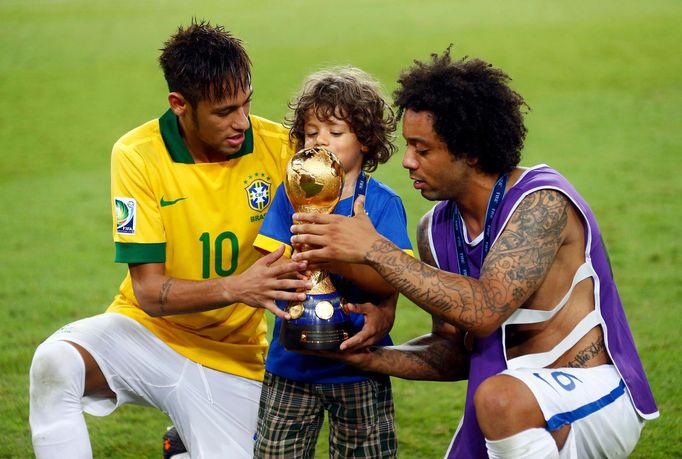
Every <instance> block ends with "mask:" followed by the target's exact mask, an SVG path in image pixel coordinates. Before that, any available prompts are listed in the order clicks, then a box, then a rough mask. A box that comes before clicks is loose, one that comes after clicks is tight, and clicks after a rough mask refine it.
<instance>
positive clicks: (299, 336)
mask: <svg viewBox="0 0 682 459" xmlns="http://www.w3.org/2000/svg"><path fill="white" fill-rule="evenodd" d="M354 333H355V331H354V330H353V324H352V323H350V322H347V323H345V324H317V325H295V324H291V323H287V322H286V321H285V322H282V328H281V329H280V334H279V340H280V342H281V343H282V345H283V346H284V347H285V348H287V349H288V350H292V351H293V350H310V351H334V350H336V351H338V350H339V345H340V344H341V343H342V342H343V341H345V340H347V339H348V338H350V337H351V336H352V335H353V334H354Z"/></svg>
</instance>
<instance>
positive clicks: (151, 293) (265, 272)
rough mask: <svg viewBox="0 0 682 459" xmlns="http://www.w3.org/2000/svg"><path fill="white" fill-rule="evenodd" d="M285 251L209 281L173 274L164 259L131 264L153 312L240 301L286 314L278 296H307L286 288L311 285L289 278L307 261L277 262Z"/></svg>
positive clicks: (144, 304)
mask: <svg viewBox="0 0 682 459" xmlns="http://www.w3.org/2000/svg"><path fill="white" fill-rule="evenodd" d="M282 253H283V248H279V249H278V250H276V251H274V252H272V253H271V254H269V255H267V256H265V257H263V258H261V259H260V260H258V261H257V262H256V263H254V264H253V265H251V266H250V267H249V268H248V269H247V270H245V271H244V272H242V273H241V274H238V275H234V276H229V277H221V278H217V279H210V280H205V281H193V280H187V279H178V278H174V277H170V276H168V275H166V273H165V266H164V264H163V263H140V264H130V265H129V270H130V277H131V280H132V284H133V290H134V292H135V297H136V298H137V301H138V303H139V304H140V307H141V308H142V309H143V310H144V311H145V312H146V313H147V314H149V315H150V316H167V315H175V314H188V313H193V312H202V311H208V310H211V309H217V308H221V307H224V306H228V305H230V304H232V303H237V302H239V303H245V304H248V305H249V306H253V307H257V308H265V309H268V310H270V311H271V312H272V313H273V314H276V315H278V316H280V317H283V318H286V315H285V313H284V311H282V310H281V309H279V308H278V307H277V305H276V304H275V302H274V300H276V299H281V300H304V299H305V294H303V293H296V292H289V291H286V290H287V289H293V290H295V289H299V288H309V287H310V282H309V281H307V280H300V279H286V278H285V277H286V274H288V273H290V272H292V271H299V270H303V269H305V267H306V265H305V264H304V263H303V264H301V263H296V262H286V263H281V264H278V265H275V263H274V262H275V261H276V260H277V259H278V258H279V257H281V256H282Z"/></svg>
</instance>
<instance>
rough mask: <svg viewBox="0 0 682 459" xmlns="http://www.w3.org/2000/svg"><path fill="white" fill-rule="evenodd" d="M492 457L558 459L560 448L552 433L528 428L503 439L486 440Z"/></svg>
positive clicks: (489, 454)
mask: <svg viewBox="0 0 682 459" xmlns="http://www.w3.org/2000/svg"><path fill="white" fill-rule="evenodd" d="M485 446H486V448H488V457H490V458H492V459H511V458H518V459H558V458H559V450H558V449H557V446H556V442H555V441H554V438H553V437H552V435H550V433H549V432H548V431H547V430H545V429H542V428H535V429H528V430H524V431H523V432H519V433H517V434H515V435H512V436H511V437H507V438H503V439H501V440H488V439H487V438H486V440H485Z"/></svg>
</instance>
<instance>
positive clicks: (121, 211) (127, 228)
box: [114, 198, 137, 234]
mask: <svg viewBox="0 0 682 459" xmlns="http://www.w3.org/2000/svg"><path fill="white" fill-rule="evenodd" d="M135 204H136V203H135V199H133V198H114V209H115V210H116V232H117V233H118V234H135V210H136V207H137V206H136V205H135Z"/></svg>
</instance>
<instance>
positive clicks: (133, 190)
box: [109, 110, 293, 380]
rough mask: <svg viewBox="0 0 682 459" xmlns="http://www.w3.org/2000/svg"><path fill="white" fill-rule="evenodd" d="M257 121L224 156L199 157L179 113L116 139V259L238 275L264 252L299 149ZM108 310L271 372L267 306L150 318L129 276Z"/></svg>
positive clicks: (185, 272)
mask: <svg viewBox="0 0 682 459" xmlns="http://www.w3.org/2000/svg"><path fill="white" fill-rule="evenodd" d="M249 122H250V125H251V126H250V128H249V129H248V130H247V131H246V133H245V140H244V144H243V145H242V148H241V149H240V150H239V151H238V152H237V153H234V154H232V155H230V156H228V157H226V160H225V161H223V162H217V163H197V164H195V163H194V161H193V158H192V156H191V155H190V153H189V151H188V150H187V147H186V146H185V143H184V141H183V139H182V137H181V135H180V132H179V129H178V121H177V117H176V116H175V115H174V114H173V113H172V112H171V111H170V110H169V111H168V112H166V114H165V115H163V116H162V117H161V118H160V119H158V120H154V121H150V122H148V123H145V124H143V125H142V126H140V127H138V128H136V129H134V130H133V131H131V132H129V133H128V134H126V135H124V136H123V137H122V138H121V139H120V140H119V141H118V142H116V144H115V145H114V148H113V152H112V162H111V182H112V196H111V199H112V216H113V221H114V225H113V226H114V227H113V233H114V242H115V245H116V261H117V262H120V263H164V265H165V272H166V274H167V275H168V276H171V277H175V278H180V279H189V280H204V279H212V278H216V277H222V276H230V275H233V274H239V273H241V272H242V271H244V270H245V269H246V268H248V267H249V266H250V265H251V264H253V263H254V262H255V261H256V260H257V259H258V258H259V257H260V254H259V253H258V252H257V251H256V250H254V249H253V246H252V245H253V241H254V239H255V238H256V235H257V234H258V231H259V229H260V225H261V222H262V220H263V217H264V216H265V213H266V212H267V210H268V208H269V206H270V203H271V201H272V198H273V194H274V191H275V189H276V188H277V187H278V186H279V184H280V183H281V182H282V179H283V174H284V170H285V166H286V163H287V161H288V160H289V157H290V156H291V154H292V153H293V146H292V145H291V144H290V142H289V137H288V131H287V130H286V129H285V128H284V127H283V126H281V125H280V124H277V123H272V122H270V121H267V120H265V119H263V118H259V117H256V116H249ZM109 311H114V312H119V313H123V314H126V315H128V316H130V317H132V318H133V319H135V320H137V321H139V322H140V323H141V324H142V325H144V326H145V327H147V328H148V329H149V330H151V331H152V332H153V333H154V334H156V335H157V336H158V337H159V338H161V339H162V340H163V341H165V342H166V343H167V344H168V345H169V346H171V347H172V348H173V349H175V350H176V351H178V352H179V353H180V354H182V355H184V356H186V357H188V358H190V359H192V360H194V361H196V362H198V363H200V364H202V365H205V366H207V367H210V368H215V369H217V370H221V371H226V372H229V373H233V374H236V375H239V376H244V377H247V378H251V379H256V380H260V379H262V375H263V356H264V353H265V351H266V346H267V342H266V337H265V334H266V323H265V320H264V317H263V310H262V309H256V308H252V307H250V306H246V305H243V304H233V305H230V306H227V307H224V308H220V309H215V310H212V311H206V312H201V313H191V314H181V315H174V316H165V317H157V318H154V317H150V316H148V315H147V314H146V313H145V312H144V311H143V310H142V309H140V307H139V303H138V301H137V299H136V298H135V294H134V292H133V289H132V282H131V279H130V274H128V275H127V276H126V278H125V279H124V281H123V283H122V284H121V287H120V292H119V295H118V296H117V297H116V298H115V300H114V302H113V303H112V305H111V306H110V308H109Z"/></svg>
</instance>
